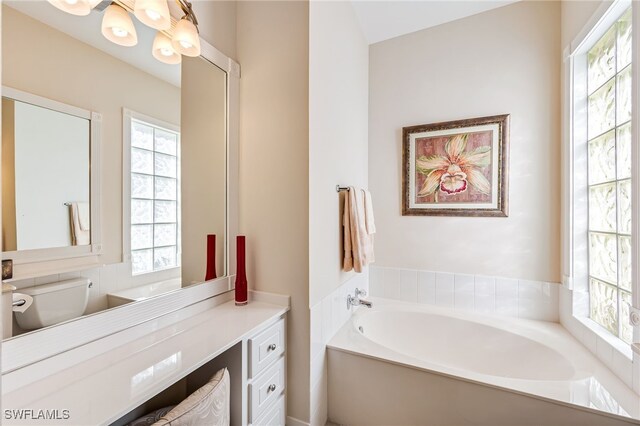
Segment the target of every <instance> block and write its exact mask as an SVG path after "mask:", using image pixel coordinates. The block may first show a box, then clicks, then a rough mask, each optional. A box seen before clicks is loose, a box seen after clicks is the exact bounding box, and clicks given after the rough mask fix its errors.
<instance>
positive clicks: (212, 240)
mask: <svg viewBox="0 0 640 426" xmlns="http://www.w3.org/2000/svg"><path fill="white" fill-rule="evenodd" d="M214 278H217V274H216V234H209V235H207V273H206V274H205V276H204V280H205V281H209V280H212V279H214Z"/></svg>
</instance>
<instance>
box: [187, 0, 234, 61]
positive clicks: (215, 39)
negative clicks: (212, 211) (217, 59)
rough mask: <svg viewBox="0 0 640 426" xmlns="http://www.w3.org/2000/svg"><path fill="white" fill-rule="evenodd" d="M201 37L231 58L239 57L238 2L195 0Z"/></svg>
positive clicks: (194, 6)
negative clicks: (237, 47)
mask: <svg viewBox="0 0 640 426" xmlns="http://www.w3.org/2000/svg"><path fill="white" fill-rule="evenodd" d="M192 3H193V11H194V12H195V14H196V16H197V17H198V28H199V29H200V37H202V38H203V39H205V40H207V41H208V42H209V43H210V44H211V45H213V46H215V48H216V49H218V50H219V51H221V52H222V53H224V54H225V55H227V56H228V57H230V58H233V59H236V58H237V49H236V4H237V1H236V0H233V1H227V0H213V1H212V0H194V1H193V2H192Z"/></svg>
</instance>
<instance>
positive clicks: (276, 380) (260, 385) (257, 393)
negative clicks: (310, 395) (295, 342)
mask: <svg viewBox="0 0 640 426" xmlns="http://www.w3.org/2000/svg"><path fill="white" fill-rule="evenodd" d="M284 387H285V382H284V357H282V358H280V359H279V360H278V361H276V363H275V364H273V365H272V366H271V367H269V368H268V369H267V370H266V371H265V372H264V373H262V374H261V375H260V377H258V378H257V379H255V380H254V381H253V382H252V383H251V384H250V385H249V405H250V407H251V413H250V414H251V421H253V420H255V419H258V418H260V416H262V414H263V413H265V412H266V411H268V409H269V408H271V407H272V406H273V404H274V403H275V402H276V401H277V400H278V398H280V395H282V394H283V392H284Z"/></svg>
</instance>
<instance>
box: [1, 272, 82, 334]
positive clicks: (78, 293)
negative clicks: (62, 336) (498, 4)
mask: <svg viewBox="0 0 640 426" xmlns="http://www.w3.org/2000/svg"><path fill="white" fill-rule="evenodd" d="M90 285H91V281H89V280H88V279H87V278H74V279H70V280H65V281H57V282H54V283H51V284H44V285H39V286H36V287H29V288H23V289H20V292H21V293H24V294H28V295H29V296H31V297H33V304H32V305H31V306H30V307H29V308H28V309H27V310H26V311H25V312H24V313H19V312H15V314H14V315H15V316H16V321H17V323H18V325H19V326H20V328H22V329H23V330H35V329H38V328H42V327H48V326H50V325H54V324H57V323H60V322H63V321H67V320H70V319H73V318H77V317H80V316H82V315H83V314H84V310H85V309H86V308H87V302H88V301H89V286H90Z"/></svg>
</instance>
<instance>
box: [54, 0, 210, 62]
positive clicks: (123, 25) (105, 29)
mask: <svg viewBox="0 0 640 426" xmlns="http://www.w3.org/2000/svg"><path fill="white" fill-rule="evenodd" d="M47 1H48V2H49V3H51V4H52V5H53V6H55V7H57V8H58V9H60V10H63V11H65V12H68V13H71V14H73V15H78V16H84V15H88V14H89V13H90V12H91V9H93V8H95V7H96V6H97V5H98V4H100V3H103V4H102V5H101V7H98V8H97V9H96V10H98V9H100V10H102V9H103V8H104V6H106V5H107V4H109V1H107V0H47ZM175 2H176V3H177V4H178V5H179V6H180V9H181V10H182V13H183V16H182V18H181V19H180V20H178V21H177V22H176V19H175V18H173V17H172V16H171V12H170V11H169V5H168V3H167V0H111V2H110V3H111V4H110V5H109V6H108V7H106V9H104V16H103V17H102V35H103V36H104V37H105V38H106V39H107V40H109V41H111V42H113V43H115V44H118V45H120V46H125V47H130V46H135V45H136V44H138V35H137V34H136V28H135V26H134V25H133V21H132V20H131V17H130V16H129V13H133V14H134V15H135V17H136V18H138V20H139V21H140V22H142V23H143V24H145V25H147V26H149V27H151V28H154V29H156V30H158V34H156V37H155V39H154V40H153V47H152V48H151V53H152V54H153V57H154V58H156V59H157V60H159V61H160V62H163V63H165V64H170V65H175V64H179V63H180V62H182V56H181V55H185V56H200V35H199V33H200V31H199V30H198V19H197V18H196V15H195V13H193V5H192V4H191V2H190V1H188V0H175Z"/></svg>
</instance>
